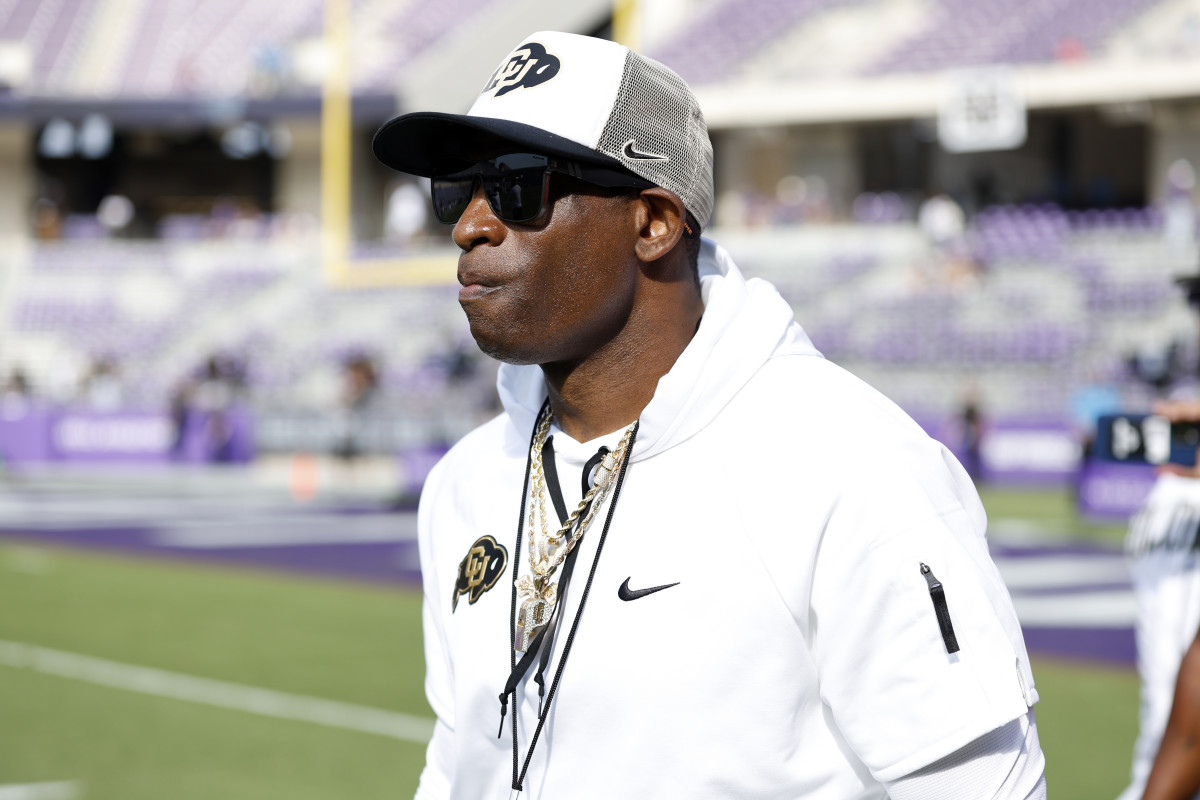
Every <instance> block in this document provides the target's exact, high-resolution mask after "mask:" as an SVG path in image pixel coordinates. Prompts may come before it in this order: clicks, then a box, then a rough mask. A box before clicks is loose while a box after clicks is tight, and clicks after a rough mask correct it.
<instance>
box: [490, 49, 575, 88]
mask: <svg viewBox="0 0 1200 800" xmlns="http://www.w3.org/2000/svg"><path fill="white" fill-rule="evenodd" d="M559 63H560V62H559V60H558V56H552V55H550V54H549V53H547V52H546V48H545V47H543V46H542V45H540V44H538V43H537V42H527V43H525V44H524V45H522V46H521V47H520V49H518V50H514V51H513V54H512V55H511V56H509V57H508V61H505V62H504V63H503V64H501V65H500V66H499V67H497V68H496V71H495V72H493V73H492V79H491V80H490V81H488V83H487V86H484V87H483V91H482V92H480V94H487V93H488V92H490V91H492V90H493V89H495V90H496V94H495V96H496V97H500V96H501V95H505V94H508V93H509V92H511V91H512V90H513V89H520V88H521V87H525V88H526V89H532V88H533V87H534V86H537V85H539V84H542V83H545V82H546V81H548V80H550V79H551V78H553V77H554V76H555V75H557V74H558V68H559ZM497 87H499V88H497Z"/></svg>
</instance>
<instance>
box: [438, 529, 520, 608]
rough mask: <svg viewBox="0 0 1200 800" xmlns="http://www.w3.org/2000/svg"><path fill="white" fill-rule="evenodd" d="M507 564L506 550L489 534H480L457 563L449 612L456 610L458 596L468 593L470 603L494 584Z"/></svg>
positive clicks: (473, 602)
mask: <svg viewBox="0 0 1200 800" xmlns="http://www.w3.org/2000/svg"><path fill="white" fill-rule="evenodd" d="M507 564H508V550H506V549H505V548H504V545H502V544H500V543H499V542H497V541H496V540H495V539H493V538H492V537H491V536H481V537H480V538H479V539H478V540H477V541H476V542H475V544H473V545H471V549H470V550H468V551H467V555H466V557H464V558H463V560H462V561H461V562H459V565H458V580H457V581H455V583H454V597H453V598H451V600H450V613H451V614H453V613H454V612H455V611H456V610H458V598H459V596H461V595H464V594H465V595H470V600H471V605H475V601H476V600H478V599H479V598H480V597H482V596H483V593H484V592H486V591H487V590H488V589H490V588H492V587H493V586H495V585H496V581H498V580H500V576H501V575H502V574H504V567H505V566H506V565H507Z"/></svg>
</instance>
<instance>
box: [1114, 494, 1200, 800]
mask: <svg viewBox="0 0 1200 800" xmlns="http://www.w3.org/2000/svg"><path fill="white" fill-rule="evenodd" d="M1198 546H1200V479H1197V478H1184V477H1180V476H1178V475H1170V474H1168V475H1163V476H1161V477H1160V478H1159V479H1158V481H1157V482H1155V484H1154V489H1153V490H1152V491H1151V492H1150V496H1149V497H1148V498H1147V499H1146V503H1145V505H1144V506H1143V507H1142V509H1141V511H1139V512H1138V513H1137V515H1135V516H1134V518H1133V519H1132V520H1131V521H1130V525H1129V536H1128V537H1127V539H1126V543H1125V549H1126V553H1127V554H1128V556H1129V563H1130V572H1131V573H1132V577H1133V588H1134V593H1135V595H1136V596H1137V609H1138V616H1137V631H1136V632H1137V652H1138V675H1139V677H1140V678H1141V707H1140V712H1139V715H1138V738H1137V742H1136V743H1135V744H1134V748H1133V769H1132V771H1131V775H1130V784H1129V787H1128V788H1127V789H1126V790H1125V791H1124V792H1123V793H1122V794H1121V796H1120V800H1140V799H1141V797H1142V793H1143V791H1144V790H1145V788H1146V779H1147V778H1148V777H1149V775H1150V768H1151V767H1152V766H1153V765H1154V757H1155V755H1156V754H1157V753H1158V745H1159V742H1160V741H1161V740H1162V735H1163V731H1164V730H1165V728H1166V726H1167V718H1168V717H1169V716H1170V714H1171V704H1172V700H1173V698H1174V696H1175V678H1176V676H1177V675H1178V673H1179V664H1180V662H1181V661H1182V660H1183V654H1184V653H1186V652H1187V649H1188V647H1189V646H1191V644H1192V641H1193V640H1194V639H1195V638H1196V632H1197V630H1198V629H1200V550H1198V549H1197V547H1198ZM1197 797H1198V798H1200V795H1197Z"/></svg>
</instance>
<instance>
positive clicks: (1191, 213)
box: [1163, 158, 1196, 248]
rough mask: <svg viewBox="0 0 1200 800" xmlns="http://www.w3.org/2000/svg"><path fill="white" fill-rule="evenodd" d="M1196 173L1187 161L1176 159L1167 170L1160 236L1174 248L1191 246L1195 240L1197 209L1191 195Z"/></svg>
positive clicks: (1194, 186)
mask: <svg viewBox="0 0 1200 800" xmlns="http://www.w3.org/2000/svg"><path fill="white" fill-rule="evenodd" d="M1195 188H1196V170H1195V169H1194V168H1193V167H1192V164H1191V162H1190V161H1188V160H1187V159H1183V158H1180V159H1176V160H1175V161H1173V162H1171V166H1170V167H1168V168H1167V185H1166V195H1167V196H1166V198H1165V201H1164V208H1163V237H1164V238H1165V239H1166V240H1167V241H1168V242H1170V243H1171V244H1173V245H1175V246H1176V247H1180V248H1184V247H1190V246H1191V245H1192V243H1193V242H1195V240H1196V206H1195V203H1193V202H1192V192H1193V191H1194V190H1195Z"/></svg>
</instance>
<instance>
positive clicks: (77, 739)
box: [0, 490, 1137, 800]
mask: <svg viewBox="0 0 1200 800" xmlns="http://www.w3.org/2000/svg"><path fill="white" fill-rule="evenodd" d="M984 501H985V505H987V507H988V510H989V515H990V516H991V517H992V518H994V519H995V518H1018V519H1026V520H1030V521H1032V522H1035V523H1037V524H1040V525H1045V526H1046V527H1047V528H1048V529H1056V530H1062V531H1076V532H1079V533H1081V534H1083V535H1086V536H1088V537H1091V538H1096V539H1099V540H1103V541H1110V540H1116V539H1119V536H1120V529H1119V528H1118V527H1117V526H1086V525H1081V524H1080V523H1079V521H1078V520H1075V519H1073V517H1072V515H1071V513H1070V505H1069V502H1068V501H1067V500H1066V499H1065V497H1064V496H1063V495H1062V494H1059V493H1046V492H1013V491H997V490H988V491H985V492H984ZM0 609H3V611H2V612H0V639H6V640H10V641H19V642H26V643H29V644H36V645H41V646H44V647H51V648H56V649H60V650H66V651H71V652H76V653H82V654H86V655H92V656H98V657H101V658H106V659H111V660H114V661H122V662H127V663H131V664H138V665H143V666H150V667H157V668H160V669H166V670H172V671H176V672H182V673H185V674H189V675H198V676H202V677H208V678H215V679H219V680H225V681H232V682H237V683H243V684H248V685H251V686H260V687H264V688H268V689H274V690H278V691H285V692H292V693H297V694H305V695H313V696H316V697H323V698H329V699H333V700H341V701H345V702H351V703H359V704H364V705H369V706H375V707H379V708H384V709H389V710H394V711H402V712H406V713H410V714H418V715H420V716H430V712H429V709H428V707H427V706H426V704H425V700H424V698H423V694H422V680H423V674H424V667H423V658H422V652H421V639H420V600H419V596H418V594H417V593H416V592H413V591H405V590H398V589H389V588H380V587H370V586H362V585H358V584H350V583H342V582H337V581H323V580H317V579H313V578H311V577H309V578H301V577H295V576H290V575H277V574H271V573H265V572H257V571H252V570H238V569H230V568H225V567H213V566H211V565H195V564H188V563H180V562H169V561H161V560H142V559H131V558H124V557H117V556H112V555H107V554H98V553H93V552H81V551H71V550H60V549H48V548H40V547H31V546H29V545H21V544H12V543H8V544H4V543H0ZM1034 672H1035V677H1036V680H1037V685H1038V689H1039V692H1040V694H1041V698H1042V702H1041V703H1040V704H1039V705H1038V723H1039V731H1040V733H1041V739H1042V745H1043V748H1044V750H1045V752H1046V755H1047V760H1048V766H1047V779H1048V782H1049V785H1050V791H1051V792H1052V796H1053V797H1055V798H1056V800H1096V798H1101V799H1103V798H1111V797H1115V796H1116V795H1117V794H1118V793H1119V791H1120V790H1121V789H1122V788H1123V787H1124V784H1125V779H1126V777H1127V775H1128V770H1129V760H1130V754H1131V751H1132V744H1133V739H1134V736H1135V734H1136V719H1137V678H1136V676H1135V675H1134V673H1133V672H1132V671H1128V670H1113V669H1110V668H1104V667H1096V666H1091V665H1086V664H1076V663H1065V662H1061V661H1049V660H1044V659H1035V661H1034ZM423 758H424V753H423V748H422V747H421V746H420V745H416V744H409V743H405V742H401V741H396V740H392V739H386V738H382V737H377V736H371V735H367V734H361V733H355V732H350V731H341V730H336V729H330V728H323V727H320V726H316V725H312V724H310V723H303V722H291V721H286V720H276V719H269V718H264V717H258V716H254V715H251V714H247V713H243V712H238V711H231V710H225V709H218V708H210V707H206V706H200V705H196V704H193V703H188V702H184V701H180V700H173V699H168V698H159V697H151V696H144V695H139V694H135V693H132V692H128V691H124V690H119V689H111V688H106V687H101V686H93V685H90V684H84V683H79V682H76V681H72V680H67V679H63V678H58V677H53V676H47V675H42V674H37V673H33V672H30V671H26V670H17V669H11V668H7V667H0V785H3V784H10V783H27V782H38V781H60V780H80V781H82V782H83V784H84V786H85V797H87V798H88V800H106V799H107V798H112V800H117V798H120V800H141V799H142V798H145V800H150V798H162V797H171V798H180V799H181V800H189V799H190V798H202V797H203V798H211V797H223V798H254V799H255V800H273V799H274V798H289V799H290V798H341V797H356V798H372V797H384V796H387V797H390V798H394V797H407V796H411V794H412V791H413V789H414V788H415V786H416V781H417V775H418V774H419V771H420V767H421V764H422V762H423Z"/></svg>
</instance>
